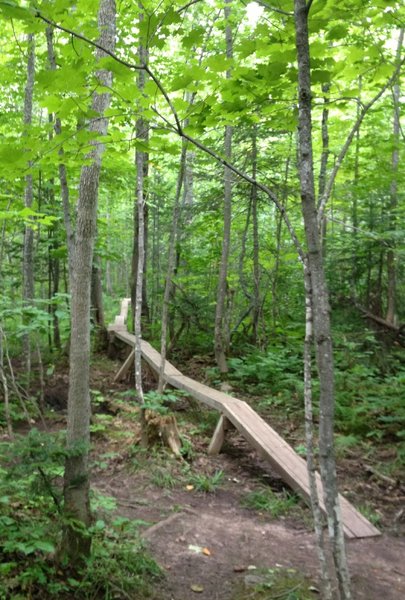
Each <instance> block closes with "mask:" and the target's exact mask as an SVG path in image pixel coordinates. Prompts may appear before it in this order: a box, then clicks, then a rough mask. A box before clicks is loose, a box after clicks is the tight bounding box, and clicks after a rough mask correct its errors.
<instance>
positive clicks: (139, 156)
mask: <svg viewBox="0 0 405 600" xmlns="http://www.w3.org/2000/svg"><path fill="white" fill-rule="evenodd" d="M139 10H140V12H139V21H140V22H142V21H143V19H144V14H143V12H142V11H143V8H142V5H141V4H139ZM148 59H149V53H148V49H147V47H146V44H145V42H144V41H142V40H141V41H140V43H139V47H138V60H139V64H140V65H145V66H146V65H147V64H148ZM145 83H146V73H145V71H144V70H140V71H139V72H138V82H137V85H138V89H139V91H140V92H141V93H142V94H143V90H144V88H145ZM139 110H140V111H142V109H141V108H140V109H139ZM136 139H137V140H138V141H139V142H140V143H142V142H144V143H145V145H146V144H147V143H148V140H149V124H148V121H147V120H146V119H145V118H144V117H143V116H142V114H141V116H140V117H139V118H138V119H137V121H136ZM135 163H136V169H137V179H136V182H137V186H138V185H142V190H138V187H137V189H136V200H135V206H134V244H133V251H132V285H131V301H132V302H131V306H132V314H133V320H134V323H135V308H136V305H137V304H136V298H137V295H138V294H137V285H138V270H139V261H140V260H141V258H140V256H139V247H140V244H139V239H138V234H139V232H140V230H141V229H142V248H143V249H142V253H143V259H142V286H141V289H142V302H141V310H142V316H143V317H144V319H145V321H146V322H149V308H148V298H147V289H146V260H147V245H148V221H149V219H148V213H149V209H148V203H147V189H146V186H147V181H148V173H149V154H148V153H147V152H145V151H144V150H142V149H140V148H138V147H137V148H136V150H135ZM139 169H142V177H140V176H139V175H138V170H139ZM140 194H141V195H142V211H143V213H142V215H140V214H139V210H140V203H139V197H140Z"/></svg>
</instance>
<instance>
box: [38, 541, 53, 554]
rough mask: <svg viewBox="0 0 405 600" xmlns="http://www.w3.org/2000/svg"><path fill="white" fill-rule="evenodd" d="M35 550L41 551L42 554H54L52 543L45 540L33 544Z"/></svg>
mask: <svg viewBox="0 0 405 600" xmlns="http://www.w3.org/2000/svg"><path fill="white" fill-rule="evenodd" d="M35 549H36V550H42V552H55V546H54V544H52V542H47V541H45V540H38V541H36V542H35Z"/></svg>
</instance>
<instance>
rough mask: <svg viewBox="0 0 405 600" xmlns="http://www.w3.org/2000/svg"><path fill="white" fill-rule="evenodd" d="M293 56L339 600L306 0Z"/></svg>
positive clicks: (341, 553)
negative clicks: (295, 62)
mask: <svg viewBox="0 0 405 600" xmlns="http://www.w3.org/2000/svg"><path fill="white" fill-rule="evenodd" d="M294 17H295V29H296V46H297V57H298V96H299V114H298V136H299V137H298V139H299V176H300V188H301V201H302V214H303V218H304V228H305V237H306V243H307V251H308V267H309V273H310V278H311V290H312V308H313V318H314V337H315V348H316V357H317V365H318V376H319V384H320V398H319V413H320V414H319V418H320V422H319V459H320V470H321V478H322V484H323V490H324V501H325V507H326V513H327V520H328V532H329V538H330V541H331V544H332V553H333V558H334V564H335V569H336V574H337V578H338V583H339V591H340V595H341V598H342V600H349V599H350V598H351V592H350V578H349V572H348V567H347V560H346V551H345V543H344V536H343V527H342V521H341V517H340V506H339V498H338V490H337V480H336V464H335V453H334V441H333V433H334V404H335V398H334V374H333V348H332V335H331V325H330V307H329V294H328V290H327V286H326V280H325V273H324V268H323V259H322V251H321V243H320V233H319V229H318V222H317V210H316V198H315V183H314V167H313V154H312V115H311V69H310V53H309V34H308V8H307V6H306V0H294Z"/></svg>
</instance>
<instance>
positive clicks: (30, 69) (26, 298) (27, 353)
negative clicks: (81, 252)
mask: <svg viewBox="0 0 405 600" xmlns="http://www.w3.org/2000/svg"><path fill="white" fill-rule="evenodd" d="M27 46H28V59H27V82H26V85H25V93H24V130H25V131H24V134H25V135H27V134H28V133H29V128H30V127H31V125H32V104H33V96H34V78H35V36H34V34H32V33H30V34H28V36H27ZM31 167H32V162H31V161H29V163H28V169H31ZM33 200H34V181H33V176H32V173H31V171H29V172H28V174H27V175H26V177H25V191H24V205H25V208H31V207H32V203H33ZM33 300H34V230H33V228H32V227H31V226H30V225H29V224H27V225H26V226H25V230H24V249H23V304H24V306H30V305H32V302H33ZM25 321H27V319H25ZM24 358H25V368H26V374H27V377H28V385H29V377H30V374H31V342H30V335H29V334H28V333H26V334H25V335H24Z"/></svg>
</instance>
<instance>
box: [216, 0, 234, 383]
mask: <svg viewBox="0 0 405 600" xmlns="http://www.w3.org/2000/svg"><path fill="white" fill-rule="evenodd" d="M231 2H232V0H225V9H224V11H225V19H226V21H227V25H226V29H225V38H226V56H227V58H229V59H231V58H232V55H233V43H232V28H231V25H230V24H229V16H230V12H231V9H230V6H229V5H230V3H231ZM226 77H227V79H229V78H230V77H231V71H230V70H228V71H227V73H226ZM232 135H233V127H232V126H231V125H227V126H226V127H225V157H226V159H227V160H228V161H231V159H232ZM231 218H232V171H231V170H230V169H229V168H228V167H227V166H225V168H224V229H223V237H222V253H221V263H220V267H219V278H218V289H217V306H216V311H215V330H214V350H215V360H216V363H217V366H218V368H219V371H220V374H221V376H225V375H226V373H227V372H228V364H227V361H226V353H227V345H228V344H227V340H228V339H229V331H226V325H227V322H228V319H227V318H226V315H225V311H226V295H227V276H228V261H229V250H230V243H231Z"/></svg>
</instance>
